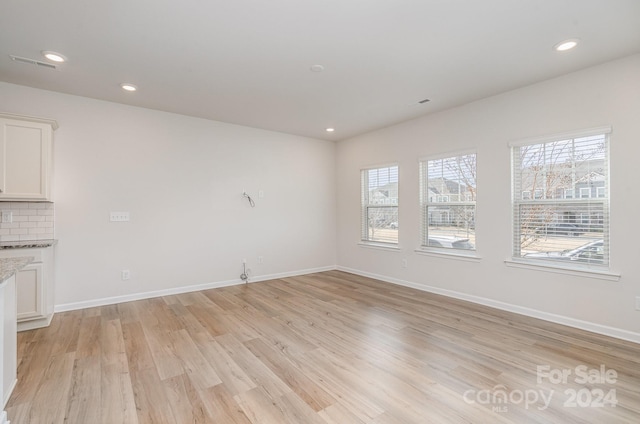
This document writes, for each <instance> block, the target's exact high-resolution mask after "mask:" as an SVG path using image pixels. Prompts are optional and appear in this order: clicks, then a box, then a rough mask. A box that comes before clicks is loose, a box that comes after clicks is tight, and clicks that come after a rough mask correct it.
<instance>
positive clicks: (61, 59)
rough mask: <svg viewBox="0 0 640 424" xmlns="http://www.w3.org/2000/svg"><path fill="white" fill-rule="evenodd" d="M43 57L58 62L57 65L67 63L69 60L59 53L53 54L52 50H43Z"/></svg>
mask: <svg viewBox="0 0 640 424" xmlns="http://www.w3.org/2000/svg"><path fill="white" fill-rule="evenodd" d="M42 56H44V57H46V58H47V59H49V60H50V61H52V62H56V63H62V62H66V61H67V58H66V57H64V56H63V55H61V54H60V53H58V52H52V51H50V50H43V51H42Z"/></svg>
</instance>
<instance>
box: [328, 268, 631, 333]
mask: <svg viewBox="0 0 640 424" xmlns="http://www.w3.org/2000/svg"><path fill="white" fill-rule="evenodd" d="M336 269H338V270H339V271H344V272H349V273H351V274H356V275H361V276H363V277H369V278H374V279H376V280H381V281H385V282H387V283H392V284H397V285H400V286H405V287H411V288H414V289H417V290H422V291H426V292H429V293H435V294H440V295H443V296H447V297H452V298H455V299H460V300H466V301H468V302H472V303H477V304H480V305H484V306H489V307H492V308H496V309H500V310H503V311H508V312H514V313H516V314H520V315H525V316H528V317H532V318H538V319H542V320H545V321H550V322H555V323H557V324H562V325H566V326H569V327H574V328H579V329H581V330H586V331H591V332H592V333H597V334H603V335H605V336H610V337H615V338H617V339H622V340H626V341H629V342H634V343H640V333H634V332H633V331H628V330H622V329H620V328H615V327H609V326H606V325H601V324H596V323H593V322H589V321H582V320H579V319H575V318H571V317H566V316H563V315H556V314H552V313H549V312H544V311H539V310H537V309H531V308H525V307H523V306H518V305H512V304H510V303H505V302H500V301H498V300H493V299H488V298H485V297H480V296H475V295H471V294H466V293H460V292H457V291H453V290H446V289H442V288H439V287H432V286H428V285H425V284H418V283H413V282H410V281H405V280H400V279H397V278H392V277H387V276H384V275H379V274H373V273H370V272H366V271H361V270H358V269H353V268H348V267H344V266H338V267H337V268H336Z"/></svg>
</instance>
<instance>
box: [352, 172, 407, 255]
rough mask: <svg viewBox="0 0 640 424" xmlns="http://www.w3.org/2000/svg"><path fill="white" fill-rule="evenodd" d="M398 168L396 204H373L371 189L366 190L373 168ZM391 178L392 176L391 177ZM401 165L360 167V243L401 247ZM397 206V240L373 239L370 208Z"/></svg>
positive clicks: (389, 247) (386, 247) (392, 247)
mask: <svg viewBox="0 0 640 424" xmlns="http://www.w3.org/2000/svg"><path fill="white" fill-rule="evenodd" d="M391 168H396V172H395V175H396V177H397V180H398V181H397V182H396V184H397V187H398V189H397V190H398V195H397V198H396V203H395V204H372V203H371V202H369V190H368V189H367V190H365V186H366V187H368V186H369V171H372V170H383V169H391ZM389 178H390V179H391V177H389ZM399 190H400V165H399V164H398V163H397V162H395V163H388V164H382V165H372V166H367V167H364V168H361V169H360V241H359V243H358V244H360V245H364V246H367V247H380V248H384V249H397V248H399V243H400V233H399V226H400V224H399V221H400V219H399V218H400V217H399V212H400V191H399ZM389 207H391V208H395V209H396V213H395V215H396V217H397V218H398V226H397V227H396V230H398V236H397V239H396V241H395V242H394V241H384V240H372V239H371V238H370V236H369V228H370V225H369V209H370V208H389Z"/></svg>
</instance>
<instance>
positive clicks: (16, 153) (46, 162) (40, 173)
mask: <svg viewBox="0 0 640 424" xmlns="http://www.w3.org/2000/svg"><path fill="white" fill-rule="evenodd" d="M57 128H58V124H57V123H56V121H53V120H48V119H40V118H32V117H26V116H19V115H11V114H4V113H0V200H12V201H21V200H24V201H34V200H47V201H50V200H52V199H51V174H52V168H53V131H54V130H56V129H57Z"/></svg>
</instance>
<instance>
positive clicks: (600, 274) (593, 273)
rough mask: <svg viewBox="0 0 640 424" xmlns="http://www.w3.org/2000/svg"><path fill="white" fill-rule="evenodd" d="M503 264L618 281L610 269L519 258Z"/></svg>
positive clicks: (615, 274)
mask: <svg viewBox="0 0 640 424" xmlns="http://www.w3.org/2000/svg"><path fill="white" fill-rule="evenodd" d="M504 263H505V265H507V266H508V267H513V268H523V269H531V270H534V271H543V272H554V273H556V274H566V275H575V276H578V277H586V278H595V279H599V280H607V281H619V280H620V274H619V273H615V272H611V271H604V270H603V271H600V270H595V269H586V268H577V267H566V266H561V265H556V264H553V263H538V262H535V263H534V262H531V261H525V260H520V259H516V258H513V259H507V260H505V261H504Z"/></svg>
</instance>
